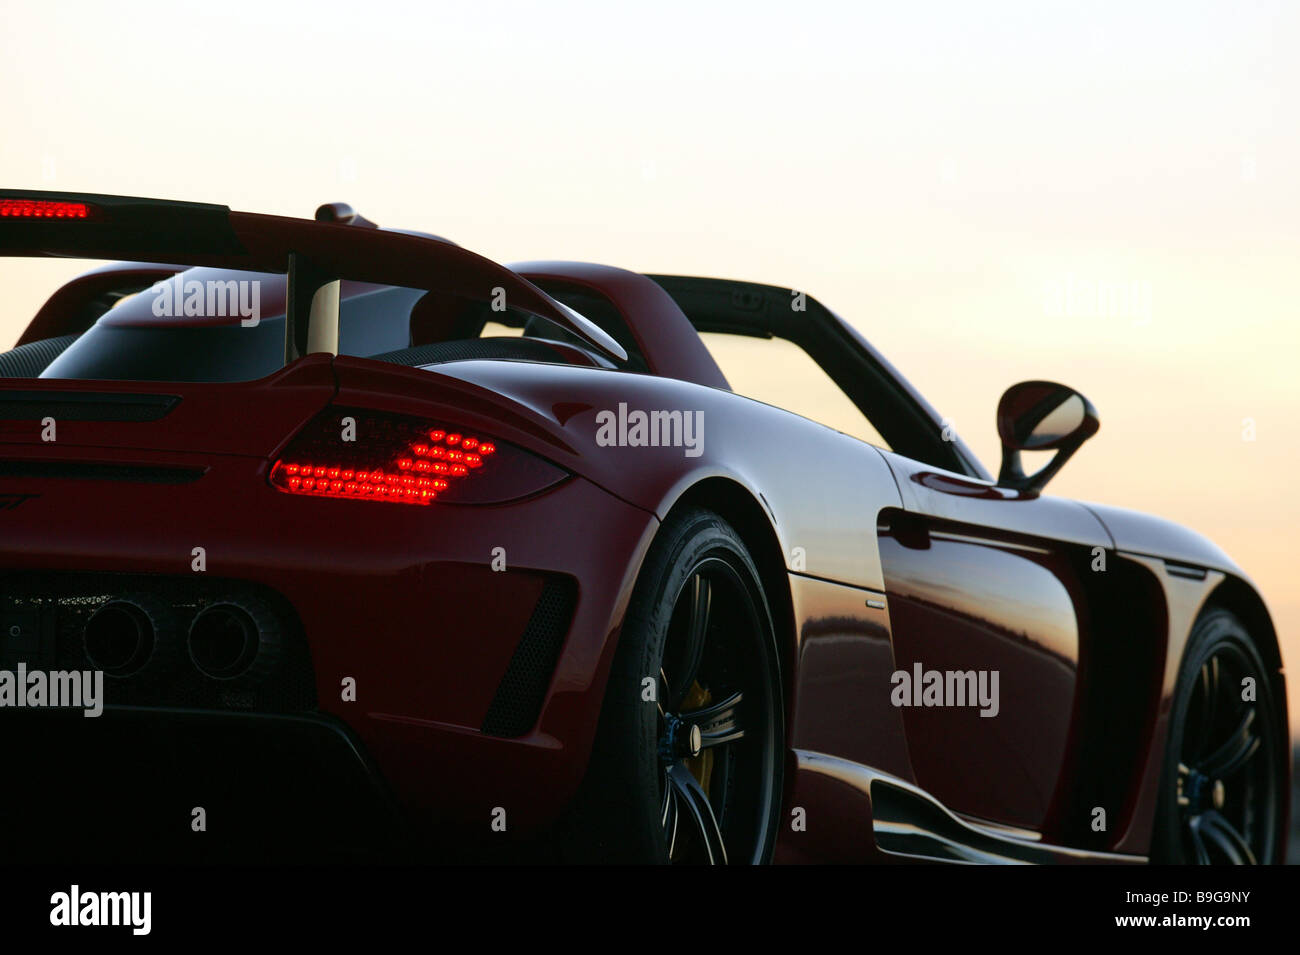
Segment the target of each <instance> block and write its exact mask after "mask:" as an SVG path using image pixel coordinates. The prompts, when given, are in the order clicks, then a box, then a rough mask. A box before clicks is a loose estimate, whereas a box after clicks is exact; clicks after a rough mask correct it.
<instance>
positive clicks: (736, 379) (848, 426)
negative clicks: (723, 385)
mask: <svg viewBox="0 0 1300 955" xmlns="http://www.w3.org/2000/svg"><path fill="white" fill-rule="evenodd" d="M700 340H701V341H703V342H704V345H705V347H706V348H708V350H709V353H710V354H711V355H712V356H713V360H714V361H716V362H717V363H718V367H719V368H721V369H722V373H723V374H724V375H725V376H726V378H727V381H728V383H729V384H730V385H731V390H732V391H734V392H735V393H736V394H738V395H744V396H745V397H746V398H753V399H754V400H756V401H761V402H763V403H764V404H768V405H772V406H774V407H777V408H783V409H785V410H786V411H790V412H793V413H794V414H797V415H799V416H801V417H804V418H807V419H809V420H810V421H815V422H817V423H818V424H823V425H826V426H827V427H828V428H834V429H835V430H836V431H840V432H843V433H844V434H847V435H850V436H851V437H854V438H858V439H859V440H861V441H865V442H867V443H868V444H872V445H875V446H876V447H878V448H883V449H885V450H887V451H888V450H891V449H890V447H889V444H888V442H886V441H885V439H884V438H883V437H881V435H880V432H879V431H877V430H876V428H875V426H874V425H872V423H871V422H870V421H869V420H868V419H867V417H866V415H864V414H863V413H862V412H861V411H860V410H859V409H858V407H857V405H855V404H854V403H853V402H852V401H851V400H850V399H849V397H848V395H846V394H844V392H843V391H841V390H840V388H839V386H838V385H836V384H835V382H834V381H833V380H832V379H831V378H830V376H829V375H827V374H826V372H824V371H823V370H822V368H821V366H820V365H818V364H817V362H816V361H814V360H813V358H812V356H810V355H809V354H808V353H807V352H805V351H804V350H803V349H802V348H800V347H799V346H798V345H796V344H794V343H793V342H790V341H787V340H785V339H783V338H756V337H752V336H749V335H732V334H727V333H725V332H701V333H700Z"/></svg>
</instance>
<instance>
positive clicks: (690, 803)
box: [668, 763, 727, 865]
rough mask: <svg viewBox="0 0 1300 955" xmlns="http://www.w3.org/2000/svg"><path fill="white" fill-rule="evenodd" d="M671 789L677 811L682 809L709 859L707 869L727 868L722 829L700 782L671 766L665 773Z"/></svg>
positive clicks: (681, 766)
mask: <svg viewBox="0 0 1300 955" xmlns="http://www.w3.org/2000/svg"><path fill="white" fill-rule="evenodd" d="M668 775H669V780H670V781H671V783H672V788H673V789H674V790H675V791H676V793H677V798H678V801H679V802H680V808H684V809H685V810H686V812H687V813H688V814H689V816H690V818H691V820H692V821H693V822H694V823H695V830H696V832H695V834H696V837H697V838H698V841H699V843H700V845H701V846H702V847H703V849H704V851H705V853H706V854H707V855H708V857H709V864H710V865H726V864H727V847H726V846H725V845H724V844H723V842H722V829H721V827H720V826H719V825H718V817H717V816H715V815H714V814H713V806H711V805H710V804H709V797H708V796H706V795H705V793H704V790H703V789H701V788H700V784H699V782H698V781H697V780H696V779H695V777H694V776H693V775H691V771H690V770H689V769H687V768H686V766H685V765H683V764H682V763H674V764H673V766H672V768H671V769H670V770H669V771H668Z"/></svg>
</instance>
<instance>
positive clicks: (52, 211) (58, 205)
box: [0, 199, 94, 219]
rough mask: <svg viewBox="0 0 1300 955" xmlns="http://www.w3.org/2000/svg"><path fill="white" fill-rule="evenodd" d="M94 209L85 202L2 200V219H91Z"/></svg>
mask: <svg viewBox="0 0 1300 955" xmlns="http://www.w3.org/2000/svg"><path fill="white" fill-rule="evenodd" d="M93 217H94V212H93V209H92V207H91V206H90V205H89V204H87V203H85V202H59V201H57V200H53V199H0V219H90V218H93Z"/></svg>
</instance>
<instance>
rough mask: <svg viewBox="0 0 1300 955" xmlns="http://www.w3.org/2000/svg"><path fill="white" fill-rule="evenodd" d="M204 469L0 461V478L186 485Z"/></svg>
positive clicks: (203, 471) (197, 477)
mask: <svg viewBox="0 0 1300 955" xmlns="http://www.w3.org/2000/svg"><path fill="white" fill-rule="evenodd" d="M206 471H207V468H172V467H154V466H147V465H132V464H94V463H89V462H81V461H0V477H24V478H64V479H68V480H73V481H135V482H137V483H139V484H189V483H190V482H191V481H197V480H198V479H199V478H201V477H203V475H204V473H205V472H206Z"/></svg>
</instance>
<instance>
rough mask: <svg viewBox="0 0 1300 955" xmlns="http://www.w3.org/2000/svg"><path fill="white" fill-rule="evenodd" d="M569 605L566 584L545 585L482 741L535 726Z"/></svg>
mask: <svg viewBox="0 0 1300 955" xmlns="http://www.w3.org/2000/svg"><path fill="white" fill-rule="evenodd" d="M573 604H574V586H573V580H572V578H569V577H552V578H550V579H548V580H547V582H546V586H545V587H543V588H542V595H541V596H540V597H538V598H537V606H536V607H534V608H533V615H532V617H531V618H529V620H528V626H527V627H525V628H524V635H523V637H522V638H521V639H520V641H519V646H518V647H516V648H515V655H514V656H513V657H512V658H511V660H510V665H509V666H508V667H506V675H505V676H504V677H502V678H501V685H500V686H498V687H497V693H496V696H495V697H494V698H493V699H492V705H491V706H490V707H488V712H487V716H486V717H485V718H484V719H483V732H484V733H486V734H487V735H488V736H506V737H511V736H523V735H524V734H525V733H527V732H528V731H529V730H531V729H532V728H533V726H534V725H535V724H536V723H537V718H538V717H539V716H541V713H542V703H543V702H545V700H546V691H547V689H548V688H549V687H550V685H551V676H552V674H553V673H554V672H555V664H556V661H557V660H559V657H560V648H561V647H562V646H563V645H564V636H565V634H567V633H568V632H569V621H570V620H571V619H572V618H573Z"/></svg>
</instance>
